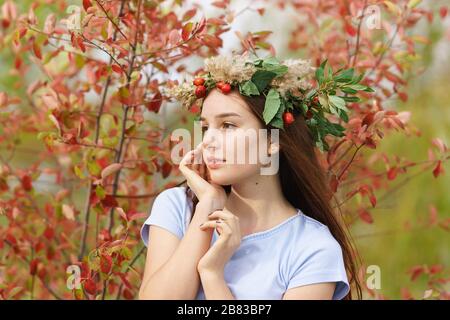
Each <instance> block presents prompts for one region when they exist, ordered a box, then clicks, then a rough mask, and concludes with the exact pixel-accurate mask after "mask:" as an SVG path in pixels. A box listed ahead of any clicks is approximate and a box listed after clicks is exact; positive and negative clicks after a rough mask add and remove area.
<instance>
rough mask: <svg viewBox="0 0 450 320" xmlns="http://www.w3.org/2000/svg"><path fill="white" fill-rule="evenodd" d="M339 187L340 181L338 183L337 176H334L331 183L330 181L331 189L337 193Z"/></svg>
mask: <svg viewBox="0 0 450 320" xmlns="http://www.w3.org/2000/svg"><path fill="white" fill-rule="evenodd" d="M338 185H339V181H338V179H337V178H336V175H335V174H333V176H332V177H331V181H330V188H331V190H332V191H333V192H336V191H337V188H338Z"/></svg>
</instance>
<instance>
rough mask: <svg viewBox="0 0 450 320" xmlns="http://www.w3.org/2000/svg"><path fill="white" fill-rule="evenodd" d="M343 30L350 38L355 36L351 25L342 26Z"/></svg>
mask: <svg viewBox="0 0 450 320" xmlns="http://www.w3.org/2000/svg"><path fill="white" fill-rule="evenodd" d="M344 29H345V32H347V34H348V35H349V36H351V37H354V36H356V33H357V31H356V29H355V28H354V27H353V26H352V25H351V24H348V23H346V24H345V26H344Z"/></svg>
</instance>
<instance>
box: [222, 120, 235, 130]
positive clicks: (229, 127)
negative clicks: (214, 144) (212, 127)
mask: <svg viewBox="0 0 450 320" xmlns="http://www.w3.org/2000/svg"><path fill="white" fill-rule="evenodd" d="M222 126H223V127H224V128H225V129H232V128H236V126H235V125H234V124H232V123H229V122H224V123H223V124H222Z"/></svg>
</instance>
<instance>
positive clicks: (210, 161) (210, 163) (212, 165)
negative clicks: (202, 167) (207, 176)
mask: <svg viewBox="0 0 450 320" xmlns="http://www.w3.org/2000/svg"><path fill="white" fill-rule="evenodd" d="M224 164H225V160H223V159H217V158H213V157H208V158H206V165H207V167H208V168H209V169H218V168H220V167H221V166H223V165H224Z"/></svg>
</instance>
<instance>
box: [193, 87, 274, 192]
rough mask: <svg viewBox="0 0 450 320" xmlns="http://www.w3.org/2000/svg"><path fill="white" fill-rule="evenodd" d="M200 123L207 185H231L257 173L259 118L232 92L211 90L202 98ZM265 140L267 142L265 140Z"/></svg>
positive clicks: (260, 125)
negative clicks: (208, 181) (207, 179)
mask: <svg viewBox="0 0 450 320" xmlns="http://www.w3.org/2000/svg"><path fill="white" fill-rule="evenodd" d="M200 122H201V126H202V131H203V143H204V148H203V160H204V161H205V163H206V166H207V168H208V171H209V176H210V179H211V182H213V183H216V184H219V185H233V184H236V183H238V182H241V181H243V180H245V179H247V178H249V177H252V176H254V175H257V174H259V173H260V168H261V164H260V161H259V159H260V157H259V153H258V152H261V151H259V150H258V146H262V147H263V148H264V147H265V150H266V151H265V152H266V154H267V145H266V143H263V144H261V143H259V141H260V137H259V130H260V129H263V127H262V124H261V122H260V121H259V119H258V118H257V117H256V116H255V115H254V114H253V112H252V111H251V109H250V108H249V107H248V106H247V104H246V103H245V102H244V100H242V98H241V97H240V95H239V93H238V92H236V91H233V92H230V93H229V94H227V95H225V94H223V93H221V92H220V91H219V90H217V89H213V90H212V91H211V92H210V93H209V95H208V96H207V98H206V99H205V101H204V103H203V107H202V113H201V117H200ZM266 141H267V140H266Z"/></svg>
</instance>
